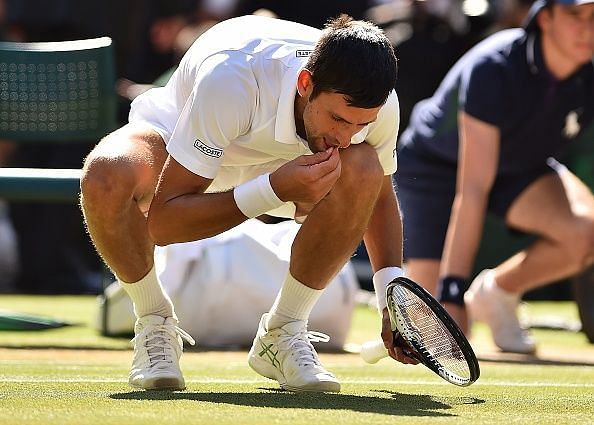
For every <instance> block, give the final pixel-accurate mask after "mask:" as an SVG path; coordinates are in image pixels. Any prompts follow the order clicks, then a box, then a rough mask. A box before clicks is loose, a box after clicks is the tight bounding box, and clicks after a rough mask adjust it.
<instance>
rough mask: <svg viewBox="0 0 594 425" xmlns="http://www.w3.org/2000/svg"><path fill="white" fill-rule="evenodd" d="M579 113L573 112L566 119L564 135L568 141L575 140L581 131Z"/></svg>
mask: <svg viewBox="0 0 594 425" xmlns="http://www.w3.org/2000/svg"><path fill="white" fill-rule="evenodd" d="M578 119H579V114H578V111H571V112H570V113H568V114H567V116H566V117H565V128H563V135H564V136H565V137H567V138H568V139H573V138H574V137H575V136H577V135H578V133H579V132H580V130H581V126H580V122H579V120H578Z"/></svg>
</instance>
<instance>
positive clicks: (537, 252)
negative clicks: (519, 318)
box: [494, 168, 594, 293]
mask: <svg viewBox="0 0 594 425" xmlns="http://www.w3.org/2000/svg"><path fill="white" fill-rule="evenodd" d="M506 218H507V223H508V225H510V226H511V227H513V228H516V229H519V230H522V231H524V232H526V233H532V234H536V235H539V236H540V239H539V240H537V241H536V242H535V243H534V244H532V245H531V246H529V247H528V248H527V249H525V250H523V251H521V252H519V253H517V254H516V255H514V256H513V257H511V258H510V259H508V260H507V261H505V262H504V263H503V264H501V265H499V266H497V267H496V268H495V270H494V272H495V279H496V280H497V285H498V286H499V287H500V288H502V289H504V290H506V291H508V292H517V293H524V292H526V291H528V290H530V289H534V288H537V287H539V286H542V285H544V284H547V283H550V282H554V281H556V280H559V279H563V278H565V277H568V276H571V275H573V274H575V273H577V272H579V271H581V270H583V269H584V268H586V267H587V266H588V265H590V264H592V263H593V262H594V197H593V196H592V192H590V190H589V189H588V188H587V187H586V185H585V184H584V183H582V182H581V181H580V180H579V179H578V178H577V177H576V176H575V175H574V174H572V173H571V172H570V171H569V170H567V169H566V168H562V169H561V170H560V171H559V173H558V174H549V175H546V176H543V177H541V178H540V179H538V180H537V181H535V182H534V183H533V184H532V185H530V186H529V187H528V188H527V189H526V190H525V191H524V192H523V193H522V194H521V195H520V196H519V197H518V199H517V200H516V201H515V202H514V203H513V204H512V206H511V208H510V210H509V212H508V214H507V217H506Z"/></svg>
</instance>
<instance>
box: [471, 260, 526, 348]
mask: <svg viewBox="0 0 594 425" xmlns="http://www.w3.org/2000/svg"><path fill="white" fill-rule="evenodd" d="M492 273H493V271H492V270H489V269H487V270H483V271H482V272H480V273H479V274H478V276H477V277H476V278H475V279H474V281H473V282H472V284H471V285H470V288H469V289H468V291H467V292H466V294H464V303H465V304H466V308H467V309H468V312H469V313H470V317H471V318H472V319H475V320H479V321H482V322H485V323H486V324H487V325H488V326H489V328H490V329H491V333H492V334H493V340H494V341H495V345H497V347H499V348H500V349H501V350H502V351H507V352H511V353H523V354H532V353H534V352H535V351H536V344H535V342H534V338H533V337H532V336H531V335H530V333H528V331H527V330H526V329H524V328H523V327H522V326H521V324H520V321H519V320H518V315H517V311H516V310H517V307H518V304H519V302H520V295H519V294H513V293H510V292H507V291H505V290H503V289H501V288H499V287H498V286H497V284H496V283H495V280H494V279H493V275H492Z"/></svg>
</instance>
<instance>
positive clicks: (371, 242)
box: [363, 175, 418, 364]
mask: <svg viewBox="0 0 594 425" xmlns="http://www.w3.org/2000/svg"><path fill="white" fill-rule="evenodd" d="M363 239H364V241H365V248H366V249H367V253H368V254H369V260H370V262H371V267H372V269H373V271H374V272H377V271H379V270H382V269H386V268H389V267H402V220H401V218H400V208H399V207H398V201H397V199H396V195H395V193H394V187H393V185H392V176H391V175H387V176H385V177H384V181H383V183H382V188H381V190H380V193H379V196H378V200H377V202H376V204H375V208H374V210H373V213H372V215H371V219H370V220H369V226H368V227H367V231H366V232H365V235H364V238H363ZM381 315H382V333H381V335H382V339H383V341H384V345H385V346H386V348H388V352H389V353H390V357H392V358H393V359H395V360H397V361H399V362H402V363H410V364H417V363H418V362H417V361H416V360H414V359H411V358H410V357H407V356H405V355H404V354H403V353H402V349H401V348H400V347H395V346H394V337H393V333H392V329H391V324H390V316H389V314H388V309H387V308H385V307H384V308H382V311H381Z"/></svg>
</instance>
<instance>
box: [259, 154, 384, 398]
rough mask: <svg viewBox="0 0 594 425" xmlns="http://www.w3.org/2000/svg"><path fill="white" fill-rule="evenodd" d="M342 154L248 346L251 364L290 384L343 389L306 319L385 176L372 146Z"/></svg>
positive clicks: (358, 233)
mask: <svg viewBox="0 0 594 425" xmlns="http://www.w3.org/2000/svg"><path fill="white" fill-rule="evenodd" d="M340 156H341V161H342V172H341V176H340V178H339V179H338V181H337V183H336V185H335V186H334V188H333V189H332V191H331V192H330V193H329V194H328V195H327V196H326V197H325V198H324V199H323V200H322V201H321V202H319V203H318V204H317V205H316V206H315V207H314V208H313V209H312V210H311V211H310V212H309V214H308V216H307V218H306V219H305V222H304V223H303V225H302V226H301V229H300V230H299V232H298V233H297V236H296V238H295V240H294V242H293V246H292V250H291V261H290V267H289V273H288V275H287V277H286V279H285V282H284V284H283V287H282V288H281V291H280V293H279V295H278V297H277V299H276V301H275V303H274V306H273V308H272V309H271V311H270V313H269V314H266V315H264V317H263V318H262V321H261V323H260V328H259V330H258V334H257V335H256V339H255V340H254V345H253V346H252V349H251V350H250V355H249V363H250V366H251V367H252V368H254V370H256V372H258V373H260V374H261V375H264V376H267V377H269V378H272V379H276V380H278V381H279V382H280V384H281V386H282V387H283V388H285V389H289V390H294V391H339V390H340V384H339V383H338V381H337V380H336V378H335V377H334V376H333V375H332V374H330V373H329V372H327V371H326V370H325V369H324V368H323V367H322V366H321V364H320V363H319V360H318V358H317V354H316V353H315V350H314V349H313V347H312V345H311V343H310V341H309V339H308V336H307V335H306V331H307V329H306V325H307V319H308V317H309V314H310V312H311V309H312V308H313V306H314V304H315V302H316V301H317V300H318V298H319V296H320V295H321V293H322V290H323V289H324V288H325V287H326V285H327V284H328V282H329V281H330V280H331V279H332V277H334V276H335V275H336V274H337V273H338V271H339V270H340V269H341V267H342V266H343V265H344V264H345V263H346V261H347V260H348V259H349V257H350V256H351V255H352V254H353V252H354V251H355V249H356V247H357V245H358V244H359V242H360V241H361V240H362V238H363V234H364V233H365V230H366V228H367V224H368V222H369V219H370V217H371V213H372V211H373V208H374V205H375V202H376V201H377V197H378V195H379V190H380V188H381V184H382V180H383V172H382V169H381V166H380V164H379V161H378V160H377V156H376V153H375V151H374V150H373V148H372V147H371V146H369V145H367V144H361V145H353V146H351V147H349V148H347V149H345V150H342V151H341V152H340Z"/></svg>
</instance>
